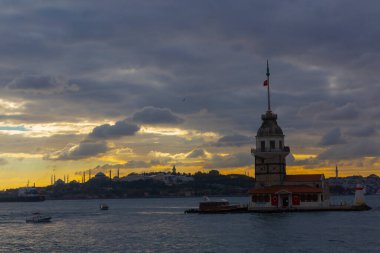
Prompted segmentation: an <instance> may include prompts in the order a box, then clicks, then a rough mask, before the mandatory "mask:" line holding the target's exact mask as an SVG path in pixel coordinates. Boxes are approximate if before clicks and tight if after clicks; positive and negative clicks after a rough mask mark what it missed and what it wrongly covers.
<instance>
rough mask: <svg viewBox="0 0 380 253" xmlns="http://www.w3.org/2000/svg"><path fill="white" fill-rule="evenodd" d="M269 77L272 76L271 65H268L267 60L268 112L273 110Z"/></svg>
mask: <svg viewBox="0 0 380 253" xmlns="http://www.w3.org/2000/svg"><path fill="white" fill-rule="evenodd" d="M269 76H270V73H269V63H268V60H267V83H268V85H267V86H268V111H270V110H271V109H270V92H269Z"/></svg>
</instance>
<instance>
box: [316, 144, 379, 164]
mask: <svg viewBox="0 0 380 253" xmlns="http://www.w3.org/2000/svg"><path fill="white" fill-rule="evenodd" d="M378 156H380V144H379V143H377V142H374V141H371V140H361V141H359V142H356V143H350V144H348V145H337V146H332V147H331V148H329V149H327V150H326V151H324V152H322V153H321V154H320V155H319V156H318V157H317V159H319V160H353V159H357V158H364V157H378Z"/></svg>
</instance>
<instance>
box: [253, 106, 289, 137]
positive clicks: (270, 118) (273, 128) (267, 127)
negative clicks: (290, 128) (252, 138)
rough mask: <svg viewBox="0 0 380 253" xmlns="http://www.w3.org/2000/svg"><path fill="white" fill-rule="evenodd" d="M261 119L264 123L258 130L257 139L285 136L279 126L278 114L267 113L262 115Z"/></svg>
mask: <svg viewBox="0 0 380 253" xmlns="http://www.w3.org/2000/svg"><path fill="white" fill-rule="evenodd" d="M261 119H262V120H263V123H262V124H261V126H260V128H259V130H257V137H265V136H284V133H283V132H282V129H281V127H279V125H278V124H277V114H274V113H272V111H267V112H266V113H265V114H263V115H261Z"/></svg>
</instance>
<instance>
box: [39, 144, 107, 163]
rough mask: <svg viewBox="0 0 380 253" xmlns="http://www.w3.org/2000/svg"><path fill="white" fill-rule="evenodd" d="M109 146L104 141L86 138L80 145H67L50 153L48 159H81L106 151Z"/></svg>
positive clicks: (46, 157)
mask: <svg viewBox="0 0 380 253" xmlns="http://www.w3.org/2000/svg"><path fill="white" fill-rule="evenodd" d="M108 150H109V147H108V145H107V143H106V142H104V141H89V140H85V141H82V142H80V143H79V144H78V145H67V146H66V147H65V148H64V149H62V150H59V151H56V152H53V153H51V154H48V155H46V156H45V157H44V159H46V160H79V159H85V158H89V157H93V156H97V155H99V154H103V153H106V152H107V151H108Z"/></svg>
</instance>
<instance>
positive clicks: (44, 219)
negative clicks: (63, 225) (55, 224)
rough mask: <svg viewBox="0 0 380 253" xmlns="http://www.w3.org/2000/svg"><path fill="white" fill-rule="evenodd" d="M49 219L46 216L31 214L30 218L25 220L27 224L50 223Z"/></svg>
mask: <svg viewBox="0 0 380 253" xmlns="http://www.w3.org/2000/svg"><path fill="white" fill-rule="evenodd" d="M50 221H51V217H50V216H47V215H42V214H40V213H38V212H36V213H33V214H32V216H30V217H27V218H26V222H27V223H45V222H50Z"/></svg>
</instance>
